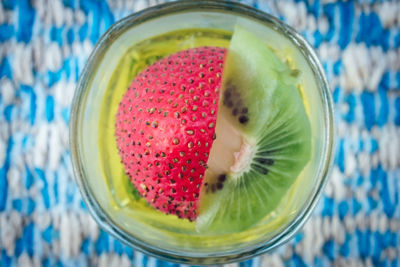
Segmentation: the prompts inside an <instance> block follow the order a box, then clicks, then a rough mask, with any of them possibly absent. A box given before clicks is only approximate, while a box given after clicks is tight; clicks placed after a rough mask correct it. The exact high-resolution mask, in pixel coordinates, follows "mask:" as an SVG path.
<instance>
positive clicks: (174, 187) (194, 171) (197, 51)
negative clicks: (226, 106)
mask: <svg viewBox="0 0 400 267" xmlns="http://www.w3.org/2000/svg"><path fill="white" fill-rule="evenodd" d="M225 53H226V49H224V48H217V47H199V48H193V49H188V50H184V51H181V52H178V53H176V54H173V55H171V56H169V57H167V58H164V59H161V60H159V61H157V62H156V63H154V64H153V65H151V66H149V67H148V68H147V69H145V70H144V71H142V72H141V73H139V74H138V75H137V76H136V78H135V79H134V81H133V82H132V84H131V85H130V87H129V89H128V90H127V92H126V93H125V95H124V96H123V99H122V101H121V103H120V105H119V108H118V112H117V116H116V139H117V145H118V150H119V154H120V156H121V159H122V163H123V165H124V167H125V170H126V172H127V174H128V175H129V177H130V179H131V181H132V183H133V184H134V185H135V187H136V188H137V190H138V191H139V193H140V194H141V195H142V196H143V197H145V198H146V200H147V201H148V202H149V203H150V204H151V205H152V206H154V207H155V208H157V209H159V210H160V211H162V212H164V213H166V214H176V215H177V216H178V217H180V218H187V219H189V220H191V221H192V220H195V219H196V216H197V212H196V211H197V208H198V200H199V192H200V188H201V185H202V181H203V176H204V173H205V170H206V168H207V166H206V164H207V160H208V157H209V153H210V149H211V145H212V143H213V140H214V139H215V124H216V119H217V112H218V100H219V90H220V86H221V76H222V68H223V62H224V57H225Z"/></svg>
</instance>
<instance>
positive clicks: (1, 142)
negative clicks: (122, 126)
mask: <svg viewBox="0 0 400 267" xmlns="http://www.w3.org/2000/svg"><path fill="white" fill-rule="evenodd" d="M159 2H161V1H157V0H131V1H128V0H126V1H125V0H116V1H111V0H110V1H95V0H81V1H79V0H63V1H61V0H32V1H29V0H20V1H17V0H2V1H1V4H0V266H17V265H18V266H42V265H43V266H89V265H98V266H120V267H123V266H130V265H134V266H138V267H139V266H176V265H173V264H170V263H167V262H162V261H159V260H156V259H154V258H151V257H147V256H145V255H143V254H142V253H139V252H136V251H133V250H132V249H131V248H129V247H127V246H124V245H122V244H121V243H120V242H118V241H117V240H115V239H114V238H112V237H111V236H109V235H108V234H106V233H105V232H103V231H101V230H100V229H99V227H98V226H97V225H96V223H95V222H94V221H93V220H92V219H91V217H90V215H89V214H88V212H87V210H86V208H85V205H84V204H83V202H82V200H81V196H80V194H79V191H78V189H77V186H76V184H75V182H74V179H73V175H72V166H71V161H70V154H69V149H68V121H69V114H70V104H71V99H72V96H73V93H74V89H75V85H76V81H77V79H78V76H79V73H80V72H81V71H82V68H83V66H84V64H85V61H86V59H87V57H88V55H89V53H90V52H91V50H92V49H93V47H94V44H95V43H96V41H97V39H98V38H99V36H100V35H101V34H102V33H103V32H104V31H105V30H106V29H107V28H108V27H109V26H110V25H111V24H112V23H114V22H115V21H116V20H118V19H120V18H122V17H124V16H126V15H128V14H130V13H132V12H134V11H138V10H141V9H143V8H145V7H147V6H151V5H154V4H157V3H159ZM242 2H244V3H246V4H249V5H252V6H254V7H256V8H259V9H262V10H264V11H267V12H270V13H272V14H274V15H276V16H278V17H280V18H281V19H283V20H284V21H286V22H287V23H288V24H290V25H292V26H293V27H294V28H296V29H297V30H298V31H300V32H301V33H302V34H303V35H304V36H305V37H306V38H307V39H308V40H309V41H310V43H311V44H313V45H314V46H315V47H316V50H317V52H318V54H319V56H320V58H321V60H322V62H323V66H324V68H325V70H326V73H327V76H328V79H329V82H330V85H331V89H332V93H333V98H334V102H335V108H336V119H337V126H338V127H337V129H338V138H337V153H336V157H335V165H334V168H333V172H332V175H331V179H330V181H329V183H328V184H327V187H326V189H325V193H324V195H323V197H322V199H321V201H320V203H319V204H318V206H317V208H316V210H315V212H314V213H313V215H312V217H311V218H310V220H309V221H308V222H307V223H306V225H305V227H304V228H303V230H302V231H301V232H300V233H298V234H297V235H296V236H295V238H294V239H293V240H292V241H291V242H289V243H288V244H286V245H284V246H282V247H281V248H279V249H278V250H277V251H275V252H273V253H270V254H267V255H264V256H261V257H257V258H254V259H251V260H248V261H245V262H242V263H240V264H231V266H238V265H240V266H255V267H256V266H306V265H308V266H330V265H335V266H364V265H365V266H372V265H377V266H399V265H400V264H399V263H400V260H399V258H400V204H399V198H400V195H399V193H400V2H384V1H380V2H379V3H373V2H372V1H357V2H350V1H349V2H342V1H341V2H334V1H320V0H310V1H308V2H307V1H279V2H278V1H255V0H254V1H242Z"/></svg>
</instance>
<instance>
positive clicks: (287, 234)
mask: <svg viewBox="0 0 400 267" xmlns="http://www.w3.org/2000/svg"><path fill="white" fill-rule="evenodd" d="M202 10H204V11H209V12H225V13H232V14H240V15H241V16H243V17H250V18H252V19H254V20H256V21H258V22H260V23H263V24H266V23H269V24H271V25H272V26H273V27H274V30H276V31H278V32H281V33H283V34H284V36H285V37H286V38H288V39H290V41H292V42H294V43H295V45H296V47H297V48H298V49H299V50H300V52H301V53H302V54H303V56H304V58H305V59H306V61H307V63H308V64H309V65H310V68H311V70H312V72H313V75H314V78H315V79H316V82H317V89H318V91H319V93H320V98H321V100H322V103H323V104H322V107H323V108H322V111H323V112H324V114H323V115H324V116H323V123H324V126H325V128H326V134H325V136H324V138H323V140H322V142H323V144H324V151H323V152H324V153H323V155H322V158H323V159H322V160H321V163H320V164H319V171H318V173H317V175H316V177H318V179H317V182H316V184H315V185H314V187H315V188H316V189H314V190H313V191H311V192H310V197H309V198H308V199H307V201H306V202H305V203H304V204H303V207H302V209H301V210H300V211H299V213H298V214H297V215H296V217H295V218H294V219H293V220H292V221H290V223H289V224H288V225H287V226H286V227H285V228H284V229H283V230H282V231H281V232H280V233H278V234H277V235H275V236H274V237H273V238H271V239H270V240H268V241H266V242H261V243H257V244H255V245H252V246H249V247H246V248H242V249H236V250H230V251H224V252H217V253H214V254H210V253H207V254H206V253H203V254H201V253H197V254H196V253H192V254H190V253H187V252H180V251H173V250H167V249H164V248H161V247H155V246H153V245H150V244H148V243H146V242H144V241H142V240H140V239H137V238H135V237H133V236H132V235H130V234H129V233H127V232H125V231H124V230H123V229H120V228H119V227H118V226H117V224H116V223H114V221H113V220H112V219H111V218H110V216H109V215H108V214H107V213H106V212H105V211H104V209H103V208H102V207H101V205H100V203H98V201H97V200H96V198H95V197H94V196H93V193H92V189H91V188H90V185H89V184H88V181H87V179H86V177H87V175H86V171H85V166H84V164H83V163H82V160H81V159H82V156H81V154H82V153H81V145H80V140H79V135H78V131H77V130H78V129H79V123H80V116H81V115H82V114H81V113H82V112H81V110H82V109H83V105H82V103H83V102H84V100H85V96H86V95H85V94H86V89H87V84H88V83H89V82H90V80H89V78H90V75H89V73H90V70H92V68H93V65H94V63H95V62H96V61H97V60H99V58H100V60H101V56H102V55H103V54H104V53H105V52H106V47H104V44H105V43H106V42H108V41H109V39H112V38H115V36H117V37H118V36H119V35H120V34H121V33H123V32H124V31H125V30H127V29H129V28H130V27H132V26H134V25H137V24H140V23H144V22H146V21H148V20H151V19H154V18H158V17H162V16H166V15H172V14H177V13H181V12H184V11H192V12H195V11H202ZM69 146H70V151H71V159H72V165H73V173H74V177H75V180H76V182H77V184H78V187H79V190H80V192H81V195H82V199H83V201H84V202H85V204H86V206H87V208H88V210H89V212H90V213H91V215H92V217H93V218H94V219H95V221H96V222H97V223H98V225H99V226H100V227H101V228H102V229H103V230H105V231H106V232H108V233H110V234H111V235H112V236H114V237H116V238H117V239H118V240H120V241H121V242H123V243H124V244H126V245H128V246H130V247H132V248H134V249H136V250H139V251H141V252H144V253H146V254H148V255H150V256H154V257H157V258H160V259H162V260H167V261H173V262H177V263H184V264H188V263H190V264H213V263H214V264H215V263H221V262H223V263H229V262H235V261H238V260H246V259H249V258H252V257H255V256H257V255H260V254H262V253H265V252H267V251H270V250H272V249H275V248H276V247H278V246H280V245H281V244H283V243H285V242H287V241H288V240H290V239H291V238H292V237H293V236H294V235H295V234H296V233H297V232H298V230H300V229H301V227H302V226H303V225H304V223H305V222H306V221H307V219H308V217H309V216H310V215H311V212H312V211H313V209H314V207H315V205H316V204H317V202H318V200H319V198H320V196H321V194H322V192H323V189H324V187H325V184H326V182H327V180H328V179H327V178H328V177H329V173H330V171H331V167H332V163H333V151H334V146H335V124H334V109H333V101H332V96H331V93H330V90H329V85H328V81H327V79H326V76H325V74H324V70H323V67H322V65H321V63H320V61H319V59H318V56H317V55H316V53H315V51H314V49H313V48H312V46H311V45H310V44H309V43H308V42H307V41H306V40H305V39H304V37H303V36H301V35H300V34H299V33H298V32H297V31H296V30H294V29H293V28H292V27H291V26H289V25H287V24H286V23H284V22H283V21H281V20H279V19H278V18H276V17H274V16H273V15H270V14H268V13H265V12H263V11H261V10H258V9H255V8H253V7H250V6H247V5H244V4H240V3H236V2H230V1H226V0H223V1H218V0H200V1H190V0H188V1H178V2H169V3H165V4H160V5H156V6H153V7H150V8H146V9H144V10H141V11H139V12H136V13H133V14H131V15H129V16H127V17H125V18H123V19H121V20H119V21H117V22H116V23H114V24H113V25H112V26H111V27H110V28H109V29H108V30H107V31H106V32H105V33H104V34H103V35H102V36H101V38H100V39H99V41H98V42H97V43H96V45H95V47H94V49H93V51H92V52H91V54H90V56H89V58H88V60H87V62H86V64H85V66H84V69H83V70H82V73H81V75H80V78H79V80H78V83H77V87H76V91H75V93H74V97H73V100H72V107H71V117H70V126H69ZM321 166H322V167H321ZM204 260H207V261H208V262H203V261H204Z"/></svg>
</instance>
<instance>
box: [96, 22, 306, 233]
mask: <svg viewBox="0 0 400 267" xmlns="http://www.w3.org/2000/svg"><path fill="white" fill-rule="evenodd" d="M231 34H232V33H230V32H224V31H217V30H210V29H191V30H184V31H176V32H170V33H168V34H165V35H161V36H157V37H155V38H152V39H149V40H145V41H142V42H140V43H138V44H135V45H133V46H132V47H130V48H128V49H127V51H126V52H125V54H124V55H123V56H121V60H120V62H119V63H118V65H117V68H116V69H115V70H114V73H113V75H112V78H111V80H110V81H109V83H108V86H107V90H106V94H105V96H104V100H103V103H102V107H101V112H100V122H99V140H98V146H99V152H100V160H101V164H100V165H101V166H102V168H103V172H104V177H106V178H105V179H106V183H107V187H108V189H109V193H110V199H111V202H112V206H113V208H114V209H115V211H118V212H121V213H124V214H125V215H127V216H128V217H132V218H135V220H139V221H142V222H143V223H147V224H150V225H152V226H154V227H159V228H161V229H164V230H165V232H172V233H176V234H178V235H179V234H185V235H187V234H190V235H191V236H196V235H198V233H197V232H196V231H195V223H190V222H189V221H187V220H182V219H178V218H177V217H175V216H173V215H165V214H163V213H161V212H159V211H157V210H155V209H154V208H152V207H150V206H149V205H148V204H147V203H146V201H145V200H144V199H142V198H140V197H139V195H138V193H137V191H136V190H135V189H134V187H133V185H132V184H131V183H130V181H129V177H128V176H127V175H126V174H125V171H124V168H123V165H122V164H121V162H120V157H119V154H118V150H117V144H116V141H115V114H116V112H117V109H118V104H119V102H120V101H121V99H122V96H123V94H124V93H125V91H126V89H127V88H128V87H129V85H130V83H131V82H132V80H133V79H134V77H135V76H136V75H137V74H138V73H139V72H140V71H141V70H143V69H144V68H145V67H146V66H148V65H150V64H152V63H154V62H155V61H157V60H158V59H160V58H163V57H165V56H167V55H170V54H173V53H175V52H178V51H180V50H185V49H188V48H193V47H198V46H219V47H226V48H227V47H228V46H229V42H230V38H231ZM280 57H281V58H282V55H280ZM282 60H287V61H288V62H291V59H290V58H286V57H284V58H282ZM295 67H296V68H299V69H301V67H299V66H295ZM299 90H300V92H302V89H301V86H300V85H299ZM305 107H306V110H307V112H308V105H307V103H306V102H305ZM298 180H299V179H298ZM298 186H299V183H298V181H297V182H295V184H294V185H293V186H292V188H291V189H290V190H289V192H288V193H287V194H285V195H284V196H283V197H282V201H281V204H280V205H279V206H278V208H277V209H276V211H274V212H271V213H270V214H269V215H267V216H266V218H264V219H263V223H264V225H263V227H266V225H267V226H268V228H269V229H270V230H271V231H273V230H276V229H278V228H279V227H280V226H282V225H283V224H284V223H285V222H287V221H288V220H290V219H291V218H292V217H293V216H294V215H295V213H296V211H297V209H296V207H295V206H294V205H295V203H294V202H296V201H294V195H295V194H294V192H295V190H296V188H298ZM278 211H279V212H278ZM124 217H125V216H124ZM246 237H247V238H248V239H249V240H251V239H252V238H256V236H254V237H252V236H251V235H250V236H249V235H247V236H246Z"/></svg>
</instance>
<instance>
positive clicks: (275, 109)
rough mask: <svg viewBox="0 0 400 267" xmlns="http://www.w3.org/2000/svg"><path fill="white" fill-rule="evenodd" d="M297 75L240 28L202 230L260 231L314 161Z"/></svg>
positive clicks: (203, 197) (203, 202) (227, 74)
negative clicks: (256, 227) (259, 224)
mask: <svg viewBox="0 0 400 267" xmlns="http://www.w3.org/2000/svg"><path fill="white" fill-rule="evenodd" d="M299 75H300V72H299V71H298V70H293V69H291V68H290V67H289V66H288V65H287V64H285V63H284V62H282V61H281V60H280V59H279V58H278V57H277V56H276V55H275V54H274V52H273V51H272V50H271V49H269V48H268V47H267V46H266V44H264V43H263V42H262V41H261V40H260V39H259V38H258V37H256V36H255V35H254V34H252V33H250V32H248V31H247V30H245V29H244V28H242V27H240V26H236V28H235V31H234V34H233V36H232V40H231V43H230V47H229V50H228V54H227V57H226V60H225V64H224V73H223V81H222V88H221V97H220V103H219V111H218V117H217V124H216V140H215V141H214V143H213V147H212V148H211V152H210V158H209V160H208V166H209V168H208V169H207V171H206V173H205V178H204V182H203V185H202V188H201V190H202V191H201V194H200V207H199V217H198V218H197V221H196V227H197V229H198V231H200V232H209V233H212V232H215V233H229V232H236V231H242V230H245V229H247V228H249V227H251V226H253V225H255V224H257V223H258V222H260V221H261V220H262V219H263V218H264V217H266V216H267V215H268V214H269V213H271V212H272V211H273V210H274V209H275V208H276V207H277V205H278V204H279V202H280V200H281V199H282V197H283V196H284V194H285V193H286V192H287V191H288V189H289V188H290V186H291V185H292V184H293V182H294V181H295V180H296V178H297V177H298V176H299V174H300V172H301V171H302V170H303V168H304V166H305V165H306V163H307V162H308V161H309V160H310V153H311V152H310V151H311V126H310V122H309V119H308V117H307V114H306V110H305V107H304V104H303V100H302V96H301V94H300V92H299V89H298V88H297V80H298V76H299ZM227 146H228V147H227Z"/></svg>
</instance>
